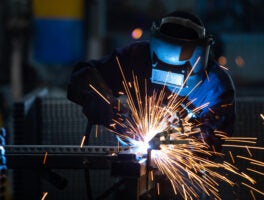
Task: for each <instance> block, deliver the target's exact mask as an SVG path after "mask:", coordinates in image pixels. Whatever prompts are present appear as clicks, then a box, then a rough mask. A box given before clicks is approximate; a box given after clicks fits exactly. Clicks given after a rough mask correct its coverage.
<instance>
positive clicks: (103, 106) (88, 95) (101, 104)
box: [67, 63, 115, 126]
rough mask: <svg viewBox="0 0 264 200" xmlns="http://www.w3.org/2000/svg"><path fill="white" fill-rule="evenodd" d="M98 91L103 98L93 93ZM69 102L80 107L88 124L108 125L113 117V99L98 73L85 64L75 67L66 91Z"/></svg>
mask: <svg viewBox="0 0 264 200" xmlns="http://www.w3.org/2000/svg"><path fill="white" fill-rule="evenodd" d="M92 87H93V88H95V89H96V90H98V91H99V92H100V93H101V94H102V95H103V97H104V98H106V99H107V100H108V101H109V102H110V103H109V102H107V101H106V100H105V99H104V98H102V97H101V96H100V95H99V94H98V93H96V92H95V91H94V89H92ZM67 97H68V99H69V100H71V101H73V102H75V103H77V104H79V105H81V106H82V107H83V113H84V114H85V115H86V117H87V118H88V120H89V121H90V123H92V124H101V125H106V126H107V125H109V123H110V122H111V119H112V117H113V112H114V111H113V109H114V104H115V98H113V95H112V91H111V89H109V88H108V86H107V85H106V83H105V81H104V79H103V77H102V76H101V74H100V73H99V71H98V70H97V69H96V68H94V67H90V66H89V65H88V64H87V63H79V64H78V65H76V66H75V68H74V70H73V73H72V76H71V80H70V83H69V85H68V89H67Z"/></svg>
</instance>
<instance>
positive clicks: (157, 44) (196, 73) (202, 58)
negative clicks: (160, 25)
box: [150, 31, 212, 95]
mask: <svg viewBox="0 0 264 200" xmlns="http://www.w3.org/2000/svg"><path fill="white" fill-rule="evenodd" d="M211 43H212V38H203V39H197V40H189V39H178V38H172V37H170V36H166V35H163V34H162V33H160V32H158V31H155V32H153V35H152V38H151V41H150V53H151V59H152V75H151V82H152V83H156V84H161V85H165V86H167V87H168V89H169V90H171V91H173V92H178V93H179V95H187V94H188V93H189V92H191V90H192V89H193V88H194V87H195V86H196V85H197V84H198V83H199V82H200V81H201V80H202V79H203V78H204V76H205V70H206V69H205V68H206V65H207V61H208V55H209V49H210V45H211Z"/></svg>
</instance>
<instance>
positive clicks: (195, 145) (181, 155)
mask: <svg viewBox="0 0 264 200" xmlns="http://www.w3.org/2000/svg"><path fill="white" fill-rule="evenodd" d="M116 61H117V63H118V67H119V69H120V72H121V75H122V78H123V82H122V84H123V87H124V90H125V94H126V96H127V101H126V103H127V105H128V107H129V109H130V116H129V117H125V118H122V115H121V114H120V116H121V119H122V120H118V119H113V125H112V126H111V127H112V129H111V131H112V132H114V133H115V134H116V135H117V136H119V137H120V139H121V140H123V141H126V143H128V145H130V146H131V147H132V148H134V149H138V151H139V152H140V153H142V154H143V155H145V154H146V153H147V149H149V148H151V147H150V146H149V142H150V141H151V140H152V139H153V138H154V137H155V136H157V135H158V134H159V133H168V132H169V133H170V134H169V140H170V141H176V142H175V143H172V144H162V141H164V136H162V137H160V140H161V144H160V149H159V150H155V149H153V150H151V165H152V167H153V168H155V169H157V170H158V171H160V172H161V173H162V174H163V175H164V176H165V177H167V178H168V180H169V181H170V183H171V185H172V188H173V189H174V192H175V194H180V195H181V196H182V197H183V198H184V199H186V200H187V199H199V194H200V193H201V192H203V193H205V194H207V195H208V196H211V197H214V199H221V197H220V194H219V191H218V187H219V185H220V182H224V183H227V184H229V185H230V186H232V187H233V186H235V185H237V184H238V183H237V180H238V179H239V180H240V179H241V183H240V184H241V185H243V186H244V187H246V188H247V189H249V190H250V191H251V193H253V191H255V192H257V193H259V194H261V195H264V194H263V192H262V191H260V190H259V189H257V188H255V187H254V185H255V184H256V181H255V180H254V179H253V178H252V177H251V176H250V175H248V174H246V173H245V172H242V171H241V170H240V169H239V168H237V167H236V166H235V163H236V162H235V159H243V160H246V161H249V162H250V164H253V165H258V166H264V163H263V162H261V161H258V160H255V159H253V158H248V157H245V156H241V155H236V156H235V155H233V153H232V152H231V151H229V156H228V157H229V158H231V162H232V163H229V162H228V161H226V160H224V161H215V160H214V159H208V158H211V157H213V156H214V157H218V158H221V159H225V154H224V153H220V152H217V151H216V150H215V148H214V146H212V147H210V146H209V145H208V144H207V143H205V141H204V140H203V137H201V138H202V139H198V138H199V136H202V134H201V131H200V128H199V126H200V125H202V124H201V123H200V122H198V121H196V123H195V124H194V123H191V122H189V119H190V117H189V116H188V114H187V116H186V117H183V118H181V119H179V117H177V116H175V113H179V116H181V114H183V113H184V112H186V109H190V108H189V106H190V104H191V103H192V102H190V103H189V104H187V105H183V104H184V102H185V100H186V98H180V97H179V96H178V93H171V94H170V95H168V94H167V93H166V92H167V91H165V86H164V88H163V90H161V91H154V92H153V93H152V94H151V96H148V89H147V85H146V83H145V87H144V88H140V87H139V82H138V79H137V76H136V75H135V74H134V73H133V72H132V75H133V82H128V81H127V80H126V77H125V74H124V72H123V70H122V67H121V64H120V62H119V59H118V57H116ZM198 61H199V59H198V60H197V62H198ZM197 62H196V63H197ZM187 77H189V75H188V76H187ZM185 82H186V80H185ZM90 87H91V86H90ZM91 88H92V87H91ZM139 88H140V89H139ZM142 89H143V94H144V95H143V96H142ZM97 93H98V94H99V95H100V92H99V91H97ZM100 96H101V95H100ZM101 97H102V98H104V99H105V97H103V96H101ZM194 101H195V100H194ZM164 102H166V103H165V105H164ZM209 103H210V102H208V103H206V104H204V105H202V106H200V107H198V108H195V109H193V110H191V111H192V113H193V114H194V115H195V114H197V113H198V112H199V111H200V110H202V109H203V108H205V107H207V106H208V105H209ZM227 106H230V105H229V104H225V105H223V106H222V107H223V108H224V107H227ZM209 110H210V112H212V113H214V111H213V110H211V109H209ZM261 117H262V116H261ZM179 122H180V124H181V126H182V127H181V128H180V127H179ZM117 126H119V127H122V129H123V130H126V131H125V133H124V132H119V131H118V130H117V129H115V128H116V127H117ZM175 127H177V128H175ZM182 129H183V131H180V130H182ZM214 134H215V135H216V136H218V137H220V138H221V139H223V140H224V141H225V142H226V143H225V144H224V145H223V147H229V148H231V149H232V148H240V149H246V150H247V151H248V152H249V154H250V157H252V154H251V152H250V150H251V149H255V150H264V147H257V146H253V145H255V144H256V140H257V138H250V137H228V136H227V133H225V132H222V131H221V130H215V131H214ZM177 141H178V142H177ZM182 141H186V142H182ZM118 145H119V143H118ZM219 169H220V170H219ZM220 171H222V172H220ZM223 171H224V172H223ZM248 171H249V172H254V173H257V172H256V171H253V170H251V169H248ZM226 174H233V175H235V176H236V179H235V180H233V179H232V178H231V177H228V176H226ZM258 174H261V173H260V172H259V173H258ZM261 175H262V174H261ZM154 176H155V173H154ZM154 179H155V178H154ZM242 180H243V181H244V182H243V181H242ZM245 182H248V184H247V183H245ZM157 190H158V194H159V193H160V191H159V190H160V188H159V183H157Z"/></svg>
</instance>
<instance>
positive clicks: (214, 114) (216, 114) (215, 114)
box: [199, 92, 235, 151]
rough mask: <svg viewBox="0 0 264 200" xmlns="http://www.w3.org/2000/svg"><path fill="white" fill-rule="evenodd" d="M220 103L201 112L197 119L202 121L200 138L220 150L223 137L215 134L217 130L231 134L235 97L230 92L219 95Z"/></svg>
mask: <svg viewBox="0 0 264 200" xmlns="http://www.w3.org/2000/svg"><path fill="white" fill-rule="evenodd" d="M220 99H221V101H220V103H218V104H216V105H214V106H213V107H211V108H210V109H209V111H208V112H205V113H203V114H201V116H200V117H199V121H200V122H201V123H202V125H201V126H200V129H201V135H200V136H199V137H201V139H204V140H205V142H206V143H207V144H208V145H210V147H211V148H212V149H215V150H216V151H221V149H222V146H221V145H222V144H223V142H224V141H223V139H221V137H219V136H217V135H216V134H217V132H224V133H225V134H226V135H227V136H232V134H233V131H234V122H235V99H234V95H233V93H232V92H230V93H225V94H223V95H222V96H221V97H220Z"/></svg>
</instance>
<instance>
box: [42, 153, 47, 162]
mask: <svg viewBox="0 0 264 200" xmlns="http://www.w3.org/2000/svg"><path fill="white" fill-rule="evenodd" d="M47 156H48V152H47V151H46V152H45V155H44V158H43V162H42V163H43V165H45V164H46V161H47Z"/></svg>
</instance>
